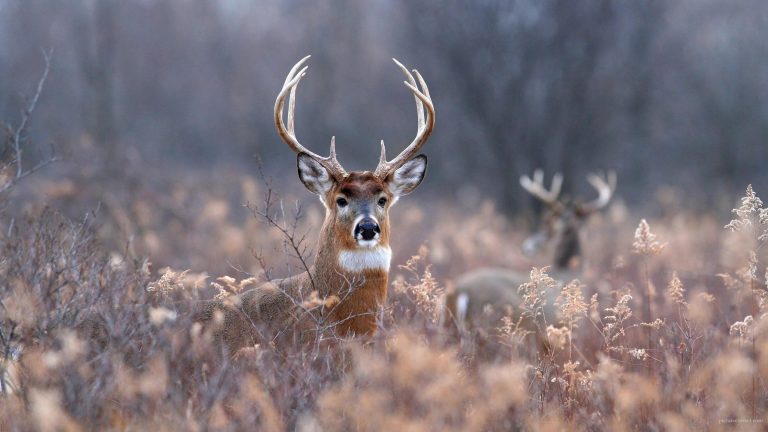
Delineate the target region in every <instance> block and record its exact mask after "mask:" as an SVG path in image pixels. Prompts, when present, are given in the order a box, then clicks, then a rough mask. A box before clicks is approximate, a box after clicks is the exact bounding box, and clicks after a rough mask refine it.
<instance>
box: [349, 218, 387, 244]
mask: <svg viewBox="0 0 768 432" xmlns="http://www.w3.org/2000/svg"><path fill="white" fill-rule="evenodd" d="M380 232H381V229H380V228H379V224H377V223H376V222H375V221H374V220H373V219H369V218H365V219H363V220H361V221H360V223H358V224H357V226H356V227H355V237H357V236H358V235H360V237H362V238H363V240H373V238H374V237H376V234H379V233H380Z"/></svg>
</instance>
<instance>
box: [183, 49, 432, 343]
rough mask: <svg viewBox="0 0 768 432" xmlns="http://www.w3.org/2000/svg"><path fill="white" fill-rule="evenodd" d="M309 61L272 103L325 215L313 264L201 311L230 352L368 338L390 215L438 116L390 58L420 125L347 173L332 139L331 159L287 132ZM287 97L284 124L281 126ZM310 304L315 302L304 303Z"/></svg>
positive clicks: (421, 167)
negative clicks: (396, 147) (391, 153)
mask: <svg viewBox="0 0 768 432" xmlns="http://www.w3.org/2000/svg"><path fill="white" fill-rule="evenodd" d="M308 58H309V56H307V57H305V58H303V59H302V60H301V61H299V62H298V63H296V65H295V66H294V67H293V68H292V69H291V71H290V72H289V73H288V76H287V77H286V79H285V83H284V84H283V88H282V89H281V90H280V93H279V94H278V95H277V100H276V101H275V112H274V115H275V117H274V119H275V125H276V126H277V132H278V134H279V135H280V138H282V140H283V141H284V142H285V143H286V144H287V145H288V147H289V148H290V149H291V150H293V151H294V152H296V153H297V154H298V160H297V163H298V173H299V179H300V180H301V182H302V183H303V184H304V186H306V188H307V189H309V191H310V192H312V193H314V194H316V195H317V196H319V197H320V201H321V202H322V203H323V206H324V207H325V221H324V222H323V226H322V228H320V235H319V239H318V244H317V247H316V249H315V250H316V251H317V253H316V257H315V260H314V265H312V266H311V267H309V268H308V271H306V272H304V273H301V274H298V275H295V276H291V277H288V278H285V279H281V280H273V281H271V282H269V283H267V284H265V285H262V286H259V287H257V288H254V289H252V290H249V291H246V292H244V293H242V294H240V295H238V296H237V297H235V298H231V299H226V300H224V301H214V302H210V303H208V304H206V306H205V307H204V308H203V310H202V311H201V313H200V314H199V315H198V320H201V321H211V320H214V321H218V328H219V330H218V334H219V336H221V337H222V339H223V341H224V342H225V344H226V345H227V347H228V348H229V350H230V352H231V353H234V352H235V351H236V350H237V349H238V348H241V347H244V346H247V345H252V344H254V343H260V342H270V341H285V340H286V339H287V340H291V341H294V342H295V341H299V342H300V341H304V340H311V339H308V337H309V338H314V337H316V335H317V332H318V331H331V332H333V333H334V334H335V335H340V336H349V335H371V334H372V333H374V332H375V331H376V329H377V313H378V312H379V310H380V308H381V307H382V306H383V305H384V303H385V301H386V298H387V286H388V275H389V265H390V258H391V249H390V244H389V235H390V230H391V227H390V222H389V209H390V207H391V206H392V205H394V204H395V203H396V202H397V200H398V198H399V197H401V196H403V195H407V194H409V193H410V192H412V191H413V190H414V189H415V188H416V187H417V186H418V185H419V184H420V183H421V181H422V179H423V178H424V174H425V172H426V167H427V158H426V156H424V155H418V156H417V155H416V153H417V152H418V151H419V150H420V149H421V147H422V146H423V145H424V143H426V142H427V139H428V138H429V136H430V134H431V133H432V130H433V128H434V126H435V109H434V106H433V104H432V99H431V98H430V95H429V89H428V88H427V84H426V83H425V82H424V79H423V78H422V76H421V75H420V74H419V72H418V71H417V70H415V69H414V70H413V74H411V72H409V71H408V69H406V68H405V67H404V66H403V65H402V64H401V63H400V62H398V61H397V60H395V59H393V60H394V62H395V64H396V65H397V66H398V67H399V68H400V69H401V70H402V72H403V73H404V74H405V76H406V78H407V81H405V85H406V86H407V87H408V88H409V89H410V90H411V91H412V92H413V94H414V97H415V100H416V113H417V119H418V130H417V133H416V136H415V138H414V139H413V141H412V142H411V143H410V144H409V145H408V146H407V147H406V148H405V150H403V152H402V153H400V154H399V155H398V156H397V157H395V158H394V159H392V160H390V161H387V157H386V150H385V147H384V141H382V142H381V155H380V158H379V164H378V166H377V167H376V169H375V170H374V171H372V172H371V171H353V172H347V171H345V170H344V168H343V167H342V166H341V164H340V163H339V161H338V160H337V159H336V149H335V144H334V139H333V138H332V139H331V149H330V155H329V156H328V157H322V156H319V155H317V154H315V153H313V152H311V151H310V150H308V149H306V148H305V147H304V146H302V145H301V144H300V143H299V141H298V139H297V138H296V134H295V132H294V107H295V97H296V88H297V86H298V84H299V82H300V81H301V79H302V77H304V75H305V74H306V71H307V66H304V63H305V62H306V61H307V59H308ZM414 76H415V78H414ZM417 82H418V84H417ZM286 97H288V119H287V124H286V122H284V121H283V107H284V105H285V99H286ZM310 297H312V298H315V299H321V301H319V302H318V301H315V302H314V305H312V304H308V302H307V299H308V298H310ZM318 327H322V328H318Z"/></svg>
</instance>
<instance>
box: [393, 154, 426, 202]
mask: <svg viewBox="0 0 768 432" xmlns="http://www.w3.org/2000/svg"><path fill="white" fill-rule="evenodd" d="M426 172H427V157H426V156H424V155H418V156H416V157H415V158H413V159H411V160H409V161H408V162H406V163H404V164H403V166H401V167H400V168H398V169H397V171H395V172H394V173H393V174H392V177H391V178H390V180H389V191H390V192H392V194H393V195H394V196H396V197H399V196H403V195H408V194H409V193H411V192H413V190H414V189H416V186H418V185H419V184H420V183H421V181H422V180H424V174H426Z"/></svg>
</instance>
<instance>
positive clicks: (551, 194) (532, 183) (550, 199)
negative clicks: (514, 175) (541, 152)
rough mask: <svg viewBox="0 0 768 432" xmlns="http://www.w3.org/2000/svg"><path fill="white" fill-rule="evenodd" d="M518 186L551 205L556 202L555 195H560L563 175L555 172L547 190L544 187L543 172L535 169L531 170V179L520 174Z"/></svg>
mask: <svg viewBox="0 0 768 432" xmlns="http://www.w3.org/2000/svg"><path fill="white" fill-rule="evenodd" d="M520 186H522V187H523V189H525V190H526V191H527V192H528V193H530V194H531V195H533V196H535V197H536V198H538V199H540V200H541V201H543V202H545V203H547V204H549V205H552V204H555V203H556V202H557V197H558V196H559V195H560V189H561V188H562V186H563V175H562V174H560V173H556V174H555V175H554V176H553V177H552V184H551V185H550V188H549V190H547V188H546V187H544V172H543V171H542V170H540V169H537V170H536V171H534V172H533V179H531V178H530V177H528V176H525V175H523V176H520Z"/></svg>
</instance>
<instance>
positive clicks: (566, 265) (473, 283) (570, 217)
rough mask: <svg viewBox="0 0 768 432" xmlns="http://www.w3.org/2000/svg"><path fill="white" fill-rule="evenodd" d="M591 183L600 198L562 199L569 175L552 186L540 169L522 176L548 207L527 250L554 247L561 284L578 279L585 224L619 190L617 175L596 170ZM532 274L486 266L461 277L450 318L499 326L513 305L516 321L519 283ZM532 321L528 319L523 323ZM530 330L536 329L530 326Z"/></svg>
mask: <svg viewBox="0 0 768 432" xmlns="http://www.w3.org/2000/svg"><path fill="white" fill-rule="evenodd" d="M587 181H588V182H589V183H590V184H591V185H592V186H593V187H594V188H595V189H596V190H597V192H598V196H597V198H596V199H594V200H593V201H590V202H582V201H574V200H570V199H567V198H566V199H561V198H560V189H561V187H562V184H563V177H562V175H561V174H559V173H557V174H555V175H554V177H553V179H552V183H551V186H550V188H549V189H547V188H546V187H545V186H544V174H543V172H542V171H541V170H536V171H535V172H534V175H533V178H532V179H531V178H530V177H528V176H522V177H520V185H521V186H522V187H523V189H525V190H526V191H527V192H528V193H530V194H531V195H533V196H534V197H536V198H538V199H539V200H541V201H542V202H543V203H544V204H546V206H547V208H546V210H545V212H544V214H543V216H542V220H541V228H540V229H539V231H538V232H536V233H534V234H533V235H531V236H530V237H528V238H527V239H526V240H525V241H524V243H523V251H524V253H526V254H527V255H533V254H534V253H536V252H537V251H539V250H540V249H542V248H543V247H545V246H551V247H553V256H552V258H551V260H552V261H551V262H552V267H551V269H550V270H549V274H550V276H552V277H553V278H554V279H556V280H558V281H559V282H560V283H561V284H562V283H567V282H570V281H571V280H572V279H574V278H577V277H578V276H579V272H580V266H581V263H580V259H579V258H580V256H581V242H580V234H579V232H580V231H581V227H582V226H583V225H584V221H585V220H586V219H587V218H588V217H589V216H590V215H591V214H594V213H595V212H597V211H598V210H600V209H603V208H605V207H606V206H607V205H608V203H609V202H610V200H611V197H612V196H613V193H614V191H615V189H616V175H615V173H613V172H611V173H608V175H607V176H605V177H601V176H599V175H595V174H590V175H588V176H587ZM528 280H529V272H527V271H514V270H510V269H504V268H485V269H478V270H475V271H472V272H469V273H467V274H465V275H463V276H461V277H460V278H459V279H458V280H457V281H456V283H455V285H454V288H453V290H451V291H450V292H449V293H448V295H447V296H446V303H445V306H446V318H448V319H450V320H452V321H454V322H455V323H456V325H457V326H458V327H459V329H466V328H468V326H471V325H472V322H473V320H476V321H479V320H481V319H483V320H484V321H485V322H487V323H493V324H494V325H496V324H498V323H499V319H500V318H501V316H502V314H506V313H507V311H506V310H507V309H511V310H512V313H513V316H512V318H513V320H514V321H517V320H518V319H519V317H520V308H519V306H520V305H521V304H522V295H521V294H520V293H519V292H518V287H519V286H520V285H521V284H523V283H525V282H528ZM549 291H550V292H548V293H547V297H548V298H547V301H546V303H547V307H548V308H549V309H550V310H545V315H547V316H548V319H550V320H551V322H552V323H554V320H553V318H554V311H553V310H551V309H552V307H553V305H554V302H555V299H556V298H557V296H558V295H559V290H549ZM523 324H526V323H523ZM528 329H529V330H534V329H532V328H530V326H528Z"/></svg>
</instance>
